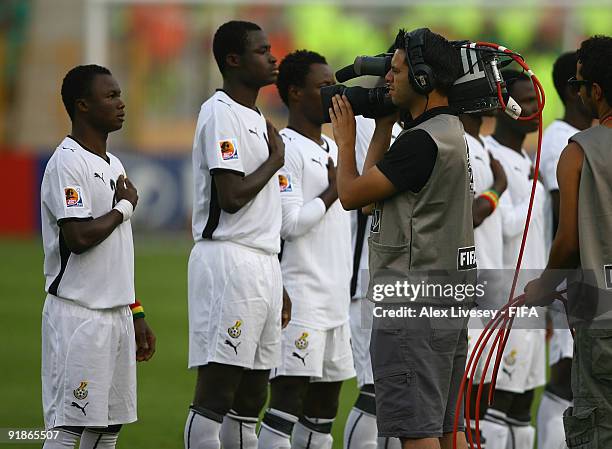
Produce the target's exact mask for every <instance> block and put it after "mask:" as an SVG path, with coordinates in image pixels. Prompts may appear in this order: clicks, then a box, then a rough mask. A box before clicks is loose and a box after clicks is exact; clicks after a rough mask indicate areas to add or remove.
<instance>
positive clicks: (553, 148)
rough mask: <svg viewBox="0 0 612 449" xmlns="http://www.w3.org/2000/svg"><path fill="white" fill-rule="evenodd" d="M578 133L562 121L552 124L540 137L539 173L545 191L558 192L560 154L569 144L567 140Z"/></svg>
mask: <svg viewBox="0 0 612 449" xmlns="http://www.w3.org/2000/svg"><path fill="white" fill-rule="evenodd" d="M577 132H579V130H578V129H577V128H574V127H573V126H572V125H570V124H569V123H567V122H564V121H563V120H555V121H554V122H552V123H551V124H550V125H548V127H547V128H546V130H545V131H544V134H543V135H542V154H541V156H540V171H541V172H542V178H543V180H544V183H545V187H546V190H548V191H549V192H550V191H552V190H559V183H558V182H557V164H558V163H559V157H561V152H562V151H563V149H564V148H565V147H566V146H567V144H568V143H569V138H570V137H572V136H573V135H574V134H576V133H577Z"/></svg>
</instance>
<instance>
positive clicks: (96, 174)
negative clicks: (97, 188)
mask: <svg viewBox="0 0 612 449" xmlns="http://www.w3.org/2000/svg"><path fill="white" fill-rule="evenodd" d="M95 178H98V179H101V180H102V182H104V173H102V174H100V173H96V172H94V179H95Z"/></svg>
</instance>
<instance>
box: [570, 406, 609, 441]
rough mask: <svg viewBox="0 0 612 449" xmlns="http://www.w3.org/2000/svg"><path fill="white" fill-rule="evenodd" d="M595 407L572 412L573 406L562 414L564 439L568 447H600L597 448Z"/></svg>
mask: <svg viewBox="0 0 612 449" xmlns="http://www.w3.org/2000/svg"><path fill="white" fill-rule="evenodd" d="M596 410H597V408H596V407H592V408H586V409H584V410H581V411H580V412H578V413H574V407H570V408H568V409H567V410H566V411H565V413H564V414H563V427H565V441H566V443H567V447H568V448H569V449H602V448H597V446H596V445H597V426H596V422H595V421H596V419H595V412H596Z"/></svg>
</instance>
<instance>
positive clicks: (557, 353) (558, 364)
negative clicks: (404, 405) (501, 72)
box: [537, 51, 593, 449]
mask: <svg viewBox="0 0 612 449" xmlns="http://www.w3.org/2000/svg"><path fill="white" fill-rule="evenodd" d="M577 61H578V58H577V56H576V52H575V51H572V52H568V53H564V54H562V55H561V56H559V58H558V59H557V60H556V61H555V64H554V66H553V81H554V84H555V88H556V89H557V93H558V94H559V97H560V98H561V101H562V102H563V105H564V107H565V113H564V115H563V119H560V120H555V121H553V122H552V123H551V124H550V125H549V126H548V128H546V131H545V132H544V136H543V137H542V162H541V167H542V174H543V177H544V181H545V182H546V184H545V186H546V189H547V190H548V192H549V193H550V196H551V198H552V206H553V228H554V230H555V231H556V229H557V223H558V220H559V184H558V182H557V164H558V163H559V157H560V156H561V152H562V151H563V149H564V148H565V147H566V146H567V143H568V142H569V139H570V137H572V136H573V135H574V134H576V133H578V132H579V131H581V130H584V129H587V128H588V127H590V126H591V123H592V122H593V118H592V115H591V112H590V111H589V110H588V108H587V107H586V106H585V105H584V104H583V103H582V100H580V96H579V95H578V92H576V91H575V90H573V89H572V88H571V87H570V86H569V84H568V82H567V80H568V79H570V78H571V77H573V76H574V75H575V74H576V63H577ZM549 311H550V312H551V319H552V323H553V326H552V337H551V339H550V347H549V351H548V363H549V364H550V380H549V381H548V383H547V384H546V389H545V391H544V394H543V395H542V401H541V402H540V407H539V409H538V421H537V427H538V448H539V449H559V448H560V447H562V445H563V444H564V441H565V438H564V436H565V435H564V433H563V412H564V411H565V409H567V408H568V407H570V406H571V405H572V403H571V401H572V386H571V369H572V356H573V353H574V339H573V338H572V334H571V332H570V330H569V329H568V326H567V318H566V316H565V310H564V309H563V307H562V306H561V304H560V303H558V302H555V303H553V304H552V305H551V307H550V308H549Z"/></svg>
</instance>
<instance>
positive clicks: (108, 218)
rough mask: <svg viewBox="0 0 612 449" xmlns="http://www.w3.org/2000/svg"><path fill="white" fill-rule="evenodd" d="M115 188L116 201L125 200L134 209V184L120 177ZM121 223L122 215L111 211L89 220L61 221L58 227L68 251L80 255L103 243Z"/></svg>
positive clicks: (136, 198)
mask: <svg viewBox="0 0 612 449" xmlns="http://www.w3.org/2000/svg"><path fill="white" fill-rule="evenodd" d="M116 186H117V187H116V191H115V195H116V197H117V201H121V200H122V199H126V200H128V201H129V202H130V203H132V206H133V207H134V208H136V204H137V203H138V192H137V191H136V187H134V184H132V182H131V181H130V180H129V179H128V178H124V177H123V175H120V176H119V178H118V179H117V183H116ZM121 223H123V215H122V214H121V212H119V211H118V210H116V209H112V210H111V211H110V212H108V213H107V214H104V215H102V216H101V217H98V218H95V219H91V220H82V219H79V220H75V219H66V220H62V221H61V222H60V227H61V230H62V235H63V236H64V240H65V242H66V245H67V246H68V249H69V250H70V251H71V252H73V253H75V254H81V253H83V252H85V251H87V250H88V249H90V248H92V247H94V246H96V245H97V244H99V243H100V242H102V241H104V240H105V239H106V238H107V237H108V236H109V235H111V233H112V232H113V231H114V230H115V228H116V227H117V226H119V225H120V224H121Z"/></svg>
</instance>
